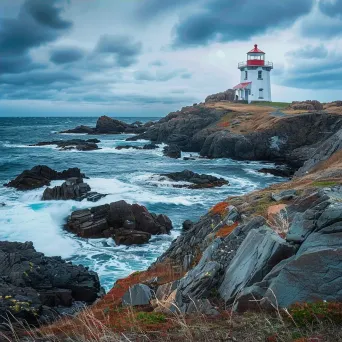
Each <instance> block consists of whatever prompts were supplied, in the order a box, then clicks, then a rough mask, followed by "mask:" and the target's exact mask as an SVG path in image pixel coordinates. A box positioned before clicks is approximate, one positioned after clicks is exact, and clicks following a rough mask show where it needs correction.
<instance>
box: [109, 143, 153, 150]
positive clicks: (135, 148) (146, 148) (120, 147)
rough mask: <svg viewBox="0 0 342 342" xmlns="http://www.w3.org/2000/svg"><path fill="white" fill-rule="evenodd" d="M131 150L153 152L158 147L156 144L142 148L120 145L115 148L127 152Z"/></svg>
mask: <svg viewBox="0 0 342 342" xmlns="http://www.w3.org/2000/svg"><path fill="white" fill-rule="evenodd" d="M130 148H131V149H133V150H155V149H156V148H158V145H156V144H146V145H144V146H143V147H140V146H134V145H121V146H117V147H115V149H116V150H128V149H130Z"/></svg>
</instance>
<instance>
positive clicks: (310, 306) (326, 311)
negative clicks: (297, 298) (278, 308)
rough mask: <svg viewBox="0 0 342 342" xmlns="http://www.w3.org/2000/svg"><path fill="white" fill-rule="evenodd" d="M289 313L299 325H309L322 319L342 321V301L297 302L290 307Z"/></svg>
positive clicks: (335, 321) (334, 321)
mask: <svg viewBox="0 0 342 342" xmlns="http://www.w3.org/2000/svg"><path fill="white" fill-rule="evenodd" d="M289 313H290V315H291V317H292V320H293V321H294V322H295V323H296V324H297V325H298V326H307V325H310V324H315V323H321V322H322V321H328V322H333V323H338V324H340V323H342V303H329V302H316V303H304V304H295V305H293V306H292V307H291V308H290V309H289Z"/></svg>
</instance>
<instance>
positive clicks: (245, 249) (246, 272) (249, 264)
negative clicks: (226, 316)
mask: <svg viewBox="0 0 342 342" xmlns="http://www.w3.org/2000/svg"><path fill="white" fill-rule="evenodd" d="M294 253H295V248H294V247H293V246H291V245H290V244H288V243H286V242H285V240H283V239H282V238H280V237H279V236H278V235H277V234H276V233H274V232H273V231H272V230H271V229H269V228H266V227H265V228H262V229H258V230H252V231H250V232H249V234H248V236H247V237H246V239H245V240H244V241H243V243H242V244H241V246H240V247H239V249H238V251H237V252H236V255H235V257H234V259H233V260H232V261H231V263H230V265H229V267H228V268H227V269H226V272H225V278H224V280H223V282H222V284H221V286H220V288H219V293H220V296H221V297H222V298H223V299H224V300H225V302H228V303H233V301H234V299H235V297H236V295H237V294H238V293H239V292H240V291H241V290H243V289H244V288H245V287H248V286H251V285H253V284H255V283H257V282H260V281H261V280H262V279H263V278H264V277H265V276H266V275H267V274H268V273H269V272H270V271H271V270H272V268H273V267H274V266H275V265H277V264H278V263H279V262H280V261H282V260H284V259H287V258H289V257H291V256H292V255H293V254H294Z"/></svg>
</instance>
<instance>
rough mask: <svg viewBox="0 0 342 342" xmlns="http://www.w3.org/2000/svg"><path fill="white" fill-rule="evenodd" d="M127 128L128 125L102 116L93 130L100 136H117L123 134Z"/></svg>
mask: <svg viewBox="0 0 342 342" xmlns="http://www.w3.org/2000/svg"><path fill="white" fill-rule="evenodd" d="M129 126H130V125H128V124H126V123H124V122H122V121H119V120H115V119H112V118H110V117H108V116H105V115H104V116H101V117H100V118H99V119H98V120H97V122H96V128H95V130H96V132H97V133H100V134H103V133H105V134H113V133H114V134H117V133H123V132H125V130H126V128H127V127H129Z"/></svg>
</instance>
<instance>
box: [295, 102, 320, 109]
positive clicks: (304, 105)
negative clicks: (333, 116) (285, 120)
mask: <svg viewBox="0 0 342 342" xmlns="http://www.w3.org/2000/svg"><path fill="white" fill-rule="evenodd" d="M289 108H290V109H294V110H323V105H322V104H321V103H320V102H319V101H316V100H306V101H293V102H292V104H291V105H290V107H289Z"/></svg>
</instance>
